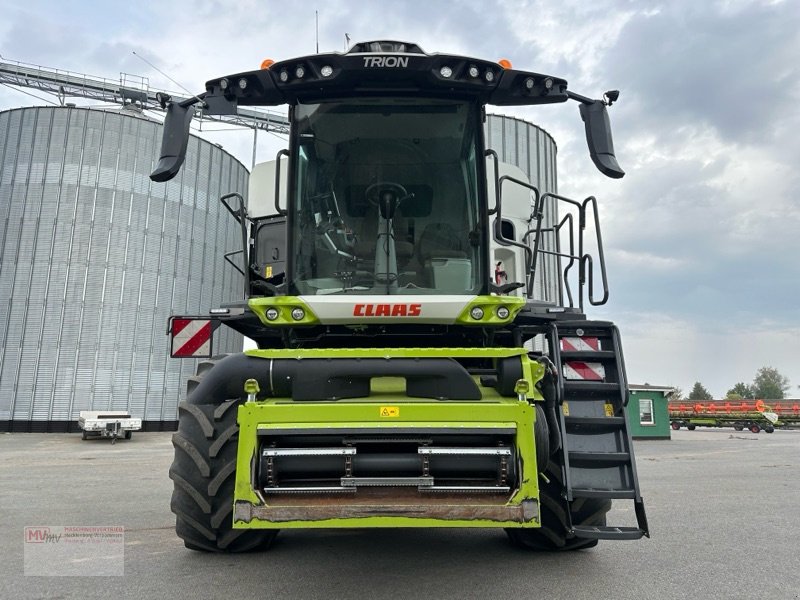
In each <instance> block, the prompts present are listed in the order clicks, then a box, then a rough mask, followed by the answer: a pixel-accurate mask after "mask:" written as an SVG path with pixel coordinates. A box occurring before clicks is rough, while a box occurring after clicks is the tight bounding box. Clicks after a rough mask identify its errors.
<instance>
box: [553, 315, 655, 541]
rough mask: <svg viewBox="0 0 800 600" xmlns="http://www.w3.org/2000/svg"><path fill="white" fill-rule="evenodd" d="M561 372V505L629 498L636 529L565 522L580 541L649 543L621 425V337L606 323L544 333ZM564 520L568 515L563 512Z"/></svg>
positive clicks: (559, 326)
mask: <svg viewBox="0 0 800 600" xmlns="http://www.w3.org/2000/svg"><path fill="white" fill-rule="evenodd" d="M548 338H549V340H548V341H549V345H550V352H551V359H552V360H553V362H554V363H555V365H556V366H557V367H558V369H559V373H560V374H561V377H559V386H558V387H559V393H560V398H559V402H560V403H561V410H560V411H559V414H560V419H561V441H562V448H561V451H560V452H559V455H560V458H561V463H562V466H563V469H564V472H563V475H564V500H565V502H567V503H569V502H572V501H574V500H578V499H580V498H602V499H615V500H633V502H634V508H635V512H636V521H637V526H636V527H612V526H602V527H599V526H582V525H573V524H572V523H570V524H569V525H570V532H571V533H572V534H574V535H575V536H576V537H579V538H587V539H608V540H635V539H639V538H641V537H642V536H647V537H650V535H649V529H648V526H647V516H646V515H645V510H644V502H643V501H642V497H641V495H640V493H639V481H638V478H637V475H636V463H635V461H634V456H633V443H632V440H631V435H630V431H629V430H628V423H627V420H626V413H627V408H626V407H627V404H628V384H627V380H626V376H625V364H624V360H623V356H622V346H621V344H620V338H619V331H618V330H617V328H616V326H615V325H614V324H613V323H610V322H605V321H567V322H564V321H561V322H556V323H553V324H552V325H551V329H550V332H549V334H548ZM566 513H567V515H569V514H570V511H569V510H567V511H566Z"/></svg>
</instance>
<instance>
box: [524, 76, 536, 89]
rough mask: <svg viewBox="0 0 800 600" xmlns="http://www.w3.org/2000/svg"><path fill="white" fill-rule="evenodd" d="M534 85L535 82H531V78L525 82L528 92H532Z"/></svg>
mask: <svg viewBox="0 0 800 600" xmlns="http://www.w3.org/2000/svg"><path fill="white" fill-rule="evenodd" d="M534 83H536V82H535V81H534V80H533V77H528V78H527V79H526V80H525V87H526V88H528V89H529V90H532V89H533V85H534Z"/></svg>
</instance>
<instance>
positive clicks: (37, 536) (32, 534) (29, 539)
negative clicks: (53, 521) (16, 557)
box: [25, 527, 61, 544]
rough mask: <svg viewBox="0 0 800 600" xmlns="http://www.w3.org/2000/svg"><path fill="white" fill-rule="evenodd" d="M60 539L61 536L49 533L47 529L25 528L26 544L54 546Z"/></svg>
mask: <svg viewBox="0 0 800 600" xmlns="http://www.w3.org/2000/svg"><path fill="white" fill-rule="evenodd" d="M60 539H61V534H60V533H59V534H58V535H56V534H54V533H50V528H49V527H26V528H25V543H26V544H55V543H58V541H59V540H60Z"/></svg>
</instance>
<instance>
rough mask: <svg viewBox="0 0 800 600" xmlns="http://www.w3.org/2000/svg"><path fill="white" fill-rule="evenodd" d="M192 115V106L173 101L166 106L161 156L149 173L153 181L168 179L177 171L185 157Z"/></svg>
mask: <svg viewBox="0 0 800 600" xmlns="http://www.w3.org/2000/svg"><path fill="white" fill-rule="evenodd" d="M192 117H194V108H193V107H192V106H181V105H180V104H177V103H175V102H173V103H172V104H170V105H169V106H168V107H167V117H166V119H164V136H163V137H162V138H161V157H160V158H159V160H158V164H157V165H156V168H155V170H154V171H153V172H152V173H150V179H152V180H153V181H158V182H163V181H169V180H170V179H172V178H173V177H175V175H177V174H178V171H180V170H181V165H182V164H183V161H184V159H185V158H186V146H187V145H188V144H189V125H191V123H192Z"/></svg>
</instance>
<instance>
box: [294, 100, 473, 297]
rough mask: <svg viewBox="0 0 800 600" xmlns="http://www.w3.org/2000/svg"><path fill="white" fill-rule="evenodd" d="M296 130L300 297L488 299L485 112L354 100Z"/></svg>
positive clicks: (314, 112)
mask: <svg viewBox="0 0 800 600" xmlns="http://www.w3.org/2000/svg"><path fill="white" fill-rule="evenodd" d="M293 121H294V127H293V139H292V143H291V148H292V149H291V153H292V155H293V158H294V160H293V161H291V163H292V165H293V177H292V181H291V182H290V184H289V187H290V198H291V197H292V196H293V201H290V202H289V206H290V207H291V208H290V213H289V214H288V215H287V216H288V219H289V229H290V235H289V238H290V244H291V251H290V252H289V253H288V256H289V260H290V268H289V273H291V279H290V281H289V294H297V295H303V296H308V295H324V294H359V295H420V294H423V295H424V294H437V295H442V294H446V295H450V294H452V295H463V294H470V295H474V294H479V293H482V292H483V291H484V290H485V288H486V285H487V279H488V276H487V275H486V274H487V273H488V272H489V269H488V268H487V266H486V264H485V263H486V258H485V257H484V252H483V251H482V249H484V250H485V248H486V243H485V239H484V233H483V232H484V231H486V228H485V226H484V222H483V220H482V219H481V215H482V214H485V206H486V200H485V196H484V193H485V192H484V191H483V187H482V186H480V185H479V184H478V182H479V181H481V178H480V176H479V174H478V168H479V164H478V163H479V161H478V160H477V157H478V156H482V151H481V139H480V135H481V127H480V125H481V124H480V118H479V110H478V106H477V104H476V103H475V102H468V101H463V100H443V99H433V98H432V99H425V98H407V97H399V98H385V97H384V98H359V99H345V100H339V101H336V102H330V103H317V104H298V105H297V106H296V107H295V110H294V119H293ZM482 207H484V208H483V209H482Z"/></svg>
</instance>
